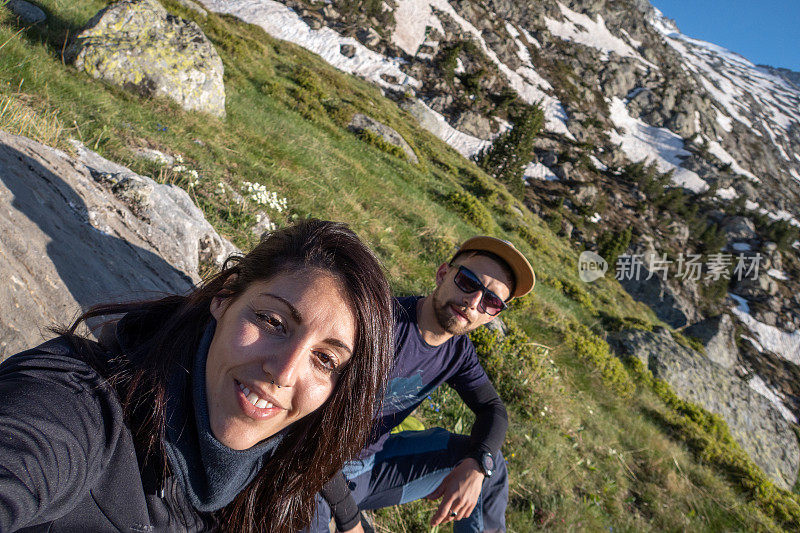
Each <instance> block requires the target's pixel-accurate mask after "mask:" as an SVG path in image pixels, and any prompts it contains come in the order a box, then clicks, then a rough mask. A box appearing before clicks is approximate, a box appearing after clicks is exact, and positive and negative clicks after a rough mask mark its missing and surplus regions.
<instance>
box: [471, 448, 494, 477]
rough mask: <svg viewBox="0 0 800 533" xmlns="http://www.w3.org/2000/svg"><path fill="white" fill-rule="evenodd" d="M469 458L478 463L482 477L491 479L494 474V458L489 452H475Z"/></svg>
mask: <svg viewBox="0 0 800 533" xmlns="http://www.w3.org/2000/svg"><path fill="white" fill-rule="evenodd" d="M470 457H472V458H473V459H475V460H476V461H477V462H478V468H480V469H481V472H483V475H484V476H486V477H492V474H493V473H494V457H492V454H490V453H489V452H475V453H473V454H472V455H470Z"/></svg>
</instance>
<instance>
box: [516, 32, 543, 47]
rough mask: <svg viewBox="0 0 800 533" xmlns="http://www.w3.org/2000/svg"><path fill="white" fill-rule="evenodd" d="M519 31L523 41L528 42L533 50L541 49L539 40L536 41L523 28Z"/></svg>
mask: <svg viewBox="0 0 800 533" xmlns="http://www.w3.org/2000/svg"><path fill="white" fill-rule="evenodd" d="M520 31H522V35H524V36H525V40H526V41H528V42H529V43H530V44H532V45H533V47H534V48H541V47H542V44H541V43H540V42H539V40H538V39H536V37H534V36H533V35H531V34H530V32H528V30H526V29H525V28H520Z"/></svg>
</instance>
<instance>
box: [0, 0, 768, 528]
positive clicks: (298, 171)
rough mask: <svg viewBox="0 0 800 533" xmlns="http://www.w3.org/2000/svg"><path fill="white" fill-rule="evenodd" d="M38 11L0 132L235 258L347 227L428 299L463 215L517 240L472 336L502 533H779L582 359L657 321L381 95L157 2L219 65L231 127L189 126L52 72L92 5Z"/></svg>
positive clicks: (158, 109)
mask: <svg viewBox="0 0 800 533" xmlns="http://www.w3.org/2000/svg"><path fill="white" fill-rule="evenodd" d="M41 5H43V6H44V7H45V8H46V9H47V10H48V11H49V14H50V19H49V22H48V23H46V24H45V25H43V26H42V27H40V28H33V29H27V30H24V31H22V32H21V33H19V34H17V32H18V30H19V29H20V26H18V24H17V21H16V20H15V19H13V18H11V17H10V16H8V14H7V13H6V12H5V11H4V10H3V9H2V8H0V45H2V48H0V128H4V129H8V130H11V131H14V132H19V131H24V132H25V133H26V134H28V135H30V136H33V137H39V138H41V139H42V140H44V141H47V142H49V143H55V144H60V145H61V146H62V147H66V143H65V142H64V140H65V139H66V138H67V137H69V136H72V137H76V138H79V139H81V140H82V141H83V142H84V143H85V144H87V145H88V146H89V147H91V148H94V149H96V150H98V151H99V152H100V153H102V154H103V155H104V156H106V157H108V158H111V159H114V160H116V161H119V162H121V163H123V164H126V165H128V166H130V167H131V168H133V169H135V170H137V171H139V172H142V173H144V174H148V175H151V176H153V177H155V178H157V179H161V180H164V181H170V182H173V183H176V184H178V185H181V186H184V187H188V188H189V190H190V192H191V193H192V194H193V195H194V197H195V198H196V200H197V202H198V204H199V205H200V206H201V207H202V208H203V210H204V211H205V213H206V215H207V217H208V218H209V220H211V222H212V223H213V224H214V225H215V226H216V227H217V228H218V229H219V231H220V232H221V233H223V234H226V235H227V236H229V237H230V238H231V239H232V240H233V241H234V242H235V243H236V244H237V245H239V246H240V247H242V248H247V247H249V246H251V245H252V244H253V243H254V242H255V240H256V239H257V236H256V235H254V234H253V233H252V232H251V231H250V227H251V226H252V225H253V224H254V223H255V221H256V213H257V211H258V210H263V211H264V212H266V213H267V214H268V215H269V216H270V217H271V218H272V219H273V220H274V221H276V222H277V223H278V224H286V223H288V222H290V221H291V220H292V219H293V218H295V217H303V216H306V215H313V216H317V217H321V218H329V219H336V220H343V221H346V222H348V223H350V224H351V225H352V226H353V228H354V229H355V230H356V231H357V232H358V233H359V234H360V235H361V236H362V237H363V238H364V239H365V240H367V241H368V242H369V243H370V245H371V246H373V247H374V249H375V250H376V251H377V252H378V254H379V255H380V256H381V258H382V259H383V260H384V262H385V264H386V266H387V270H388V274H389V277H390V279H391V281H392V284H393V286H394V288H395V289H396V290H397V291H398V292H400V293H409V292H424V291H426V290H428V289H430V288H431V287H432V282H433V272H434V269H435V266H436V265H437V264H438V263H439V262H440V261H442V260H443V259H445V258H446V257H447V256H448V255H449V254H450V253H451V252H452V250H453V247H454V246H455V245H456V244H457V243H458V242H459V241H461V240H463V239H464V238H466V237H468V236H470V235H473V234H475V233H477V232H482V231H483V230H481V229H479V228H476V227H475V226H473V225H471V223H470V222H468V220H470V218H469V216H470V215H474V214H475V213H474V211H475V210H476V209H477V210H478V211H480V210H482V209H485V210H488V213H489V215H490V218H489V221H488V223H487V225H486V231H487V232H488V233H490V234H493V235H496V236H499V237H502V238H507V239H509V240H511V241H513V242H514V243H515V244H516V245H517V246H518V247H519V248H520V249H521V250H523V252H524V253H525V254H526V255H528V257H529V258H531V260H532V262H533V264H534V265H535V267H536V269H537V274H538V275H539V283H537V287H536V290H535V291H534V293H533V295H531V296H529V297H527V298H525V299H523V301H521V302H519V303H518V304H517V305H515V306H514V309H513V310H512V311H511V312H510V313H509V317H510V319H511V321H512V322H514V323H516V324H517V325H518V327H519V330H520V333H519V334H518V335H517V336H512V340H510V341H507V342H506V343H505V344H504V345H497V343H494V344H493V342H494V340H493V339H492V338H490V336H487V335H485V334H479V335H478V338H476V340H477V341H479V346H481V347H483V353H484V358H485V361H484V362H485V364H486V366H487V368H488V369H489V371H490V373H491V374H493V378H494V381H495V383H497V384H498V389H499V390H500V392H501V394H502V395H503V396H504V398H505V400H506V401H507V403H508V405H509V410H510V413H511V427H510V431H509V436H508V440H507V443H506V445H505V446H504V448H503V452H504V454H505V456H506V458H507V459H508V461H509V469H510V473H511V508H510V510H509V513H508V520H509V527H510V529H511V530H513V531H530V530H533V529H537V528H548V529H555V530H574V529H591V530H598V529H603V530H611V529H613V530H620V529H622V530H630V531H640V530H665V529H666V530H683V529H690V530H715V531H716V530H754V529H756V530H758V529H773V528H775V527H776V525H775V524H776V522H775V520H774V518H773V517H772V516H771V513H765V512H763V511H762V509H764V508H765V507H764V506H763V505H762V506H757V505H756V504H755V503H752V502H751V501H749V500H748V494H749V493H744V492H742V491H741V489H739V488H737V485H735V484H731V483H730V476H729V475H726V473H725V472H721V471H720V470H719V469H714V468H712V467H710V466H707V465H704V464H702V461H700V460H698V458H697V457H696V455H695V454H693V453H691V452H690V451H689V450H688V448H687V447H686V446H685V445H684V444H683V443H682V441H681V440H679V439H677V438H675V437H671V436H670V435H676V434H677V432H676V431H675V430H674V425H673V426H672V427H673V429H672V430H670V429H669V428H670V424H668V423H667V421H668V420H669V419H670V416H671V413H673V410H671V409H670V408H669V407H667V406H666V405H665V404H664V402H663V401H662V400H661V399H659V398H658V397H657V396H656V395H655V394H654V393H653V392H652V391H651V389H650V388H649V387H647V386H638V387H637V389H636V392H635V393H633V394H625V391H624V388H625V387H624V386H619V384H620V383H623V385H625V386H627V387H628V388H630V386H631V383H632V382H631V379H630V378H629V377H628V374H627V373H626V372H625V371H624V369H622V370H620V369H621V367H619V366H618V365H617V366H614V365H612V364H610V363H608V362H607V361H606V360H605V359H603V358H602V357H600V358H599V359H598V358H597V357H595V359H594V363H590V362H589V361H591V358H592V356H591V354H592V353H595V352H592V350H594V349H596V352H597V353H599V354H600V355H601V356H602V355H603V353H605V352H603V347H602V342H599V343H598V342H595V341H592V342H594V344H592V342H590V343H589V345H588V346H589V348H588V349H587V348H586V346H584V345H583V344H581V340H585V339H590V340H591V339H594V337H593V335H592V333H591V331H590V330H589V329H576V328H579V327H580V326H578V325H579V324H582V325H584V327H586V326H588V327H589V328H594V330H595V331H598V332H599V331H600V325H601V322H600V318H599V317H602V316H606V317H617V318H623V317H635V318H637V319H640V320H643V321H644V322H648V323H652V322H655V318H654V317H653V315H652V313H651V312H650V311H649V310H647V309H645V308H644V307H643V306H641V305H639V304H636V303H635V302H633V301H632V300H631V299H630V298H629V297H628V296H627V294H625V293H624V292H623V291H622V290H621V288H620V287H619V285H618V284H616V283H615V282H613V281H609V280H603V281H600V282H597V283H594V284H592V285H589V286H587V285H585V284H583V283H582V282H580V281H579V280H578V279H577V275H576V268H575V265H576V264H577V252H576V250H574V249H573V247H572V246H571V244H570V243H569V242H565V241H562V240H561V239H559V238H557V237H556V236H555V235H553V233H552V232H551V231H550V230H549V229H548V228H547V226H546V225H545V224H543V223H542V222H541V221H540V220H539V219H537V218H536V217H535V216H533V215H531V214H530V212H529V211H527V209H525V208H524V206H522V204H521V203H520V202H518V201H517V200H515V199H513V198H512V197H511V196H510V195H509V194H508V193H507V192H506V191H505V189H503V188H502V186H499V185H498V184H497V183H496V182H494V181H493V180H492V179H491V178H489V177H488V176H486V175H485V174H483V173H482V172H481V171H480V170H479V169H477V167H475V166H474V165H473V164H472V163H470V162H468V161H466V160H464V159H463V158H461V157H460V156H459V155H458V154H457V153H455V152H454V151H453V150H451V149H450V148H448V147H447V146H445V145H444V144H443V143H442V142H440V141H439V140H437V139H435V138H434V137H433V136H431V135H430V134H428V133H427V132H425V131H422V130H421V129H420V128H419V127H418V126H417V125H416V123H415V121H414V120H413V119H411V118H410V117H408V116H407V115H406V114H405V113H404V112H402V111H401V110H400V109H399V108H398V107H397V106H396V105H395V104H394V103H392V102H390V101H389V100H387V99H385V98H383V97H382V96H381V94H380V91H379V90H378V89H377V88H375V87H373V86H371V85H369V84H367V83H366V82H363V81H361V80H358V79H356V78H353V77H351V76H346V75H343V74H341V73H339V72H338V71H335V70H334V69H332V68H331V67H329V66H328V65H327V64H325V63H324V62H323V61H322V60H321V59H319V58H318V57H316V56H314V55H312V54H310V53H308V52H306V51H304V50H302V49H300V48H298V47H296V46H293V45H290V44H287V43H283V42H279V41H276V40H275V39H272V38H271V37H269V36H267V35H266V34H265V33H264V32H263V31H261V30H260V29H258V28H254V27H251V26H247V25H245V24H242V23H240V22H238V21H235V20H233V19H229V18H221V17H216V16H213V15H212V16H209V18H208V20H204V19H200V18H199V17H196V18H195V16H194V15H193V13H191V12H189V11H186V10H181V8H179V7H178V6H177V5H175V4H169V3H168V4H167V5H168V6H169V7H170V8H171V9H172V11H173V12H176V13H179V14H181V15H182V16H184V17H186V18H194V20H196V22H198V24H200V25H201V27H202V28H203V29H204V31H205V32H206V34H207V35H208V36H209V38H210V39H211V40H212V41H213V42H214V44H215V46H216V47H217V50H218V51H219V52H220V54H221V56H222V58H223V61H224V63H225V69H226V72H225V82H226V91H227V106H226V107H227V111H228V116H227V119H226V120H224V121H221V120H217V119H212V118H209V117H207V116H204V115H200V114H193V113H184V112H182V111H180V110H179V109H178V108H177V107H176V106H175V105H173V104H171V103H169V102H164V101H152V100H143V99H140V98H138V97H137V96H135V95H131V94H128V93H126V92H123V91H121V90H118V89H115V88H112V87H109V86H106V85H104V84H102V83H98V82H96V81H93V80H91V79H89V78H88V77H87V76H85V75H84V74H81V73H78V72H76V71H75V69H73V68H72V67H70V66H68V65H64V64H63V62H62V60H61V50H62V48H63V44H64V42H65V40H66V38H67V35H74V34H75V33H76V31H78V29H79V28H80V26H81V25H82V24H84V23H85V22H86V21H87V20H88V19H89V18H90V17H91V16H92V15H93V14H94V13H95V12H96V11H98V10H99V9H101V8H102V7H103V6H104V5H105V3H104V2H100V1H88V0H81V1H75V2H66V1H64V0H52V1H47V2H41ZM15 34H16V35H15ZM356 111H358V112H363V113H365V114H368V115H370V116H372V117H374V118H376V119H378V120H380V121H382V122H384V123H386V124H388V125H390V126H392V127H393V128H395V129H396V130H397V131H399V132H400V133H401V134H402V135H403V136H404V137H405V138H406V140H407V141H408V142H409V143H410V144H411V145H412V147H413V148H414V149H415V151H416V153H417V155H418V156H419V158H420V161H421V162H420V164H419V165H411V164H408V163H406V162H405V161H403V160H401V159H398V158H397V157H395V156H394V155H391V154H388V153H386V152H383V151H381V150H380V149H379V147H376V146H373V145H371V144H369V143H366V142H364V141H363V140H361V139H359V138H357V137H356V136H354V135H352V134H351V133H349V132H348V131H347V130H346V128H344V127H343V125H344V124H346V122H347V120H349V117H350V116H351V115H352V113H353V112H356ZM196 141H200V142H196ZM132 146H149V147H153V148H158V149H160V150H163V151H165V152H168V153H171V154H181V155H182V156H183V157H184V159H185V161H186V163H185V164H186V166H187V167H188V168H190V169H195V170H197V171H198V172H199V173H200V176H201V177H200V181H199V183H198V184H197V186H196V187H189V180H188V178H187V175H186V173H180V172H174V171H172V170H170V169H164V168H159V167H158V166H157V165H155V164H151V163H145V162H142V161H141V160H138V159H135V158H134V157H133V156H132V154H131V152H130V150H129V148H130V147H132ZM243 181H250V182H257V183H262V184H264V185H266V187H267V189H269V190H270V191H275V192H277V193H278V195H279V196H285V197H286V198H287V199H288V204H289V210H288V211H287V212H283V213H278V212H277V211H276V210H270V209H268V208H266V207H263V206H258V205H255V203H254V202H253V201H252V200H247V201H246V202H245V203H244V204H237V203H236V202H234V201H233V196H234V195H233V192H232V191H234V190H235V191H240V192H241V190H242V182H243ZM220 182H222V183H223V184H224V185H223V187H224V189H225V192H220V191H221V189H220V185H219V183H220ZM465 191H466V192H470V193H472V194H474V195H477V197H478V198H479V199H480V200H481V201H480V203H479V206H478V207H476V208H474V209H473V211H471V212H470V211H468V212H464V211H463V209H458V208H456V207H453V204H452V202H450V201H449V198H450V197H451V196H450V195H452V194H453V193H464V192H465ZM532 343H535V344H532ZM539 345H541V346H539ZM498 354H500V355H498ZM598 365H599V366H598ZM603 367H605V369H606V371H605V376H604V373H603V372H602V371H601V369H602V368H603ZM620 372H621V373H620ZM620 376H621V377H620ZM617 378H618V382H617V385H618V386H614V379H617ZM626 384H627V385H626ZM615 391H616V392H615ZM620 391H622V392H623V393H622V394H619V392H620ZM628 392H630V391H628ZM418 415H419V417H420V418H421V419H422V420H423V421H424V422H425V423H427V424H434V423H436V424H440V425H444V426H446V427H450V428H451V429H453V428H456V429H457V428H467V427H469V423H470V414H469V413H467V412H465V409H464V407H463V405H461V403H460V402H459V401H458V399H457V398H456V397H455V395H454V394H453V393H452V392H451V391H448V390H440V391H438V392H437V394H436V395H434V396H433V397H432V398H431V401H430V402H426V404H424V405H423V406H422V407H421V408H420V410H419V412H418ZM432 509H433V504H432V503H428V502H421V503H416V504H413V505H410V506H405V507H404V508H402V509H389V510H384V511H381V512H380V513H378V521H379V524H380V526H381V527H382V528H383V529H384V530H388V531H424V530H426V527H425V523H426V521H427V519H428V517H429V516H430V514H431V510H432ZM444 530H449V528H444Z"/></svg>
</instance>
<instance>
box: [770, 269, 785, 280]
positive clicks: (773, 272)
mask: <svg viewBox="0 0 800 533" xmlns="http://www.w3.org/2000/svg"><path fill="white" fill-rule="evenodd" d="M767 274H768V275H770V276H772V277H773V278H775V279H779V280H781V281H788V280H789V276H787V275H786V274H784V273H783V272H781V271H780V270H778V269H775V268H770V269H769V270H767Z"/></svg>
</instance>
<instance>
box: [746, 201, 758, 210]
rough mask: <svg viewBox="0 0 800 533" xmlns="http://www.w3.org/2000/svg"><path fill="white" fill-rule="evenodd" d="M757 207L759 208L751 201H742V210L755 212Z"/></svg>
mask: <svg viewBox="0 0 800 533" xmlns="http://www.w3.org/2000/svg"><path fill="white" fill-rule="evenodd" d="M759 207H761V206H760V205H759V204H758V203H757V202H754V201H752V200H745V201H744V208H745V209H747V210H748V211H756V210H757V209H758V208H759Z"/></svg>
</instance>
